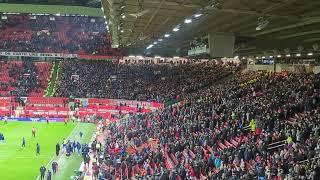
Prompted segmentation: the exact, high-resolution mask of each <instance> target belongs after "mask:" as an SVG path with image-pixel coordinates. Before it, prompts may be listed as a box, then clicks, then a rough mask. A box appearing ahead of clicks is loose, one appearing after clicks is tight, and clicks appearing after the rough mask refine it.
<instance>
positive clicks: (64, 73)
mask: <svg viewBox="0 0 320 180" xmlns="http://www.w3.org/2000/svg"><path fill="white" fill-rule="evenodd" d="M234 68H235V66H230V68H223V66H221V65H216V64H208V63H200V64H180V65H176V66H173V65H157V64H154V65H144V64H139V65H137V64H125V65H121V64H113V63H112V62H92V61H90V62H89V61H75V60H72V61H64V62H62V65H61V71H60V77H59V81H58V84H57V96H62V97H70V96H72V97H90V98H93V97H99V98H111V99H128V100H141V101H144V100H148V101H157V102H163V101H165V100H168V99H169V100H171V99H176V98H179V97H180V96H183V95H185V94H188V93H191V92H193V91H196V90H198V89H200V88H203V87H205V86H208V85H211V84H213V83H215V82H216V81H217V79H220V78H221V77H224V76H226V75H227V74H230V73H231V72H232V70H234ZM180 98H181V97H180Z"/></svg>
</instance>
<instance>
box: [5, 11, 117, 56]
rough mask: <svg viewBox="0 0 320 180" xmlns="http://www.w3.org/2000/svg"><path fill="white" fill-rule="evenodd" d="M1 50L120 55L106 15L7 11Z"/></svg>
mask: <svg viewBox="0 0 320 180" xmlns="http://www.w3.org/2000/svg"><path fill="white" fill-rule="evenodd" d="M6 17H7V19H6V20H5V19H2V20H1V21H0V50H2V51H9V52H11V51H14V52H41V53H69V54H80V55H81V54H87V55H109V56H119V55H120V54H119V53H118V51H117V50H116V49H113V48H111V44H110V40H109V39H110V37H109V35H108V34H107V30H106V25H105V20H104V18H97V17H81V16H70V17H62V16H61V17H60V16H35V17H36V19H34V18H31V16H29V15H6Z"/></svg>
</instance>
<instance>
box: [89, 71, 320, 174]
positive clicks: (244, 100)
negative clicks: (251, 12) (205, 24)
mask: <svg viewBox="0 0 320 180" xmlns="http://www.w3.org/2000/svg"><path fill="white" fill-rule="evenodd" d="M319 89H320V77H319V75H314V74H270V73H248V74H238V75H236V76H235V78H234V79H232V80H228V81H226V82H225V83H223V84H221V85H213V86H209V87H206V88H203V89H201V90H199V91H197V92H193V93H192V94H189V95H188V96H187V97H186V98H185V101H183V102H181V103H180V104H178V105H177V106H172V107H168V108H165V109H163V110H161V111H158V112H154V113H150V114H146V115H134V116H131V117H129V118H128V120H124V121H121V122H118V123H114V124H111V125H109V126H107V127H106V130H105V131H104V135H105V137H106V138H105V140H104V151H103V152H104V154H103V156H102V158H100V159H99V161H98V168H97V167H95V168H94V173H95V174H97V175H98V179H113V178H114V177H119V178H120V177H121V178H123V179H127V178H131V177H136V178H138V177H141V178H155V179H170V180H171V179H172V180H174V179H205V178H207V179H318V178H319V177H320V161H319V151H320V140H319V135H320V125H319V124H320V123H319V120H320V113H319V105H320V96H319ZM247 127H249V128H247Z"/></svg>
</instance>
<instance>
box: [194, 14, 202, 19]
mask: <svg viewBox="0 0 320 180" xmlns="http://www.w3.org/2000/svg"><path fill="white" fill-rule="evenodd" d="M202 15H203V14H201V13H197V14H195V15H194V17H195V18H198V17H200V16H202Z"/></svg>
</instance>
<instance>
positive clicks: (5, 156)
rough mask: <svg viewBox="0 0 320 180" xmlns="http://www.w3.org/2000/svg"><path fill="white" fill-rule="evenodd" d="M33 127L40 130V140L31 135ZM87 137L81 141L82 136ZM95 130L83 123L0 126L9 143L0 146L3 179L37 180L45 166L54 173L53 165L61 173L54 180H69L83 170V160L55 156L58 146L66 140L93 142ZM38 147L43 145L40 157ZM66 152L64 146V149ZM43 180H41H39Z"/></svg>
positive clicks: (6, 141)
mask: <svg viewBox="0 0 320 180" xmlns="http://www.w3.org/2000/svg"><path fill="white" fill-rule="evenodd" d="M32 127H35V128H36V129H37V132H36V137H35V138H33V137H32V135H31V130H32ZM80 131H82V132H83V133H84V137H82V138H81V139H80V137H79V132H80ZM94 131H95V126H94V125H93V124H82V123H78V124H77V123H68V125H64V123H53V122H52V123H49V124H47V123H39V122H8V124H4V123H3V122H0V132H1V133H3V134H4V136H5V142H4V143H0V176H1V177H0V179H4V180H22V179H23V180H36V179H37V178H38V176H39V168H40V166H41V165H44V166H47V169H48V168H49V169H50V170H51V161H53V160H55V161H57V162H58V164H59V172H58V174H56V175H55V176H54V177H53V179H54V180H59V179H61V180H64V179H69V177H70V175H72V174H73V171H74V170H75V169H78V168H79V165H80V162H81V160H82V158H81V156H78V155H76V154H75V155H72V156H71V157H69V158H66V156H65V155H64V154H63V155H61V156H59V157H56V156H55V145H56V144H57V143H58V142H59V143H60V144H61V142H62V140H63V138H66V139H70V140H76V141H80V142H81V143H84V142H89V141H90V139H91V137H92V135H93V133H94ZM22 137H25V139H26V147H25V148H22V147H21V144H22ZM36 143H39V144H40V156H37V155H36ZM61 148H62V145H61ZM39 179H40V178H39Z"/></svg>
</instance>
